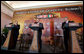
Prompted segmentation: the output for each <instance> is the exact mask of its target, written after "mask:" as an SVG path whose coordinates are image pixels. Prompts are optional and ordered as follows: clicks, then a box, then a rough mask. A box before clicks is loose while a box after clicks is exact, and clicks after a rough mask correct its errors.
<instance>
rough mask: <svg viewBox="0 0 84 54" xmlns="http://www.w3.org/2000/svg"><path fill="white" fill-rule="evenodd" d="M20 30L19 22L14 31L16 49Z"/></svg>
mask: <svg viewBox="0 0 84 54" xmlns="http://www.w3.org/2000/svg"><path fill="white" fill-rule="evenodd" d="M19 29H20V25H19V24H18V22H17V21H15V24H14V27H13V31H14V33H13V34H14V37H13V38H14V48H15V47H16V43H17V38H18V35H19Z"/></svg>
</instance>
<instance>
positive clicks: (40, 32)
mask: <svg viewBox="0 0 84 54" xmlns="http://www.w3.org/2000/svg"><path fill="white" fill-rule="evenodd" d="M37 23H39V29H37V28H32V27H31V24H30V25H29V27H30V28H31V29H33V30H34V29H37V30H38V40H39V46H40V48H39V52H41V48H42V40H41V35H42V29H44V27H43V23H40V22H39V19H36V20H34V24H37Z"/></svg>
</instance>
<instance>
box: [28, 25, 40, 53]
mask: <svg viewBox="0 0 84 54" xmlns="http://www.w3.org/2000/svg"><path fill="white" fill-rule="evenodd" d="M31 29H32V30H33V32H34V34H33V40H32V44H31V46H30V49H29V52H30V53H38V51H39V40H38V30H39V24H32V26H31Z"/></svg>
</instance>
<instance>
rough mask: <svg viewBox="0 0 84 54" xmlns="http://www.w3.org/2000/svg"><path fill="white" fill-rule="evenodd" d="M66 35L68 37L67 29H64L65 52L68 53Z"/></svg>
mask: <svg viewBox="0 0 84 54" xmlns="http://www.w3.org/2000/svg"><path fill="white" fill-rule="evenodd" d="M68 37H69V33H68V31H64V45H65V51H66V53H68V40H69V38H68Z"/></svg>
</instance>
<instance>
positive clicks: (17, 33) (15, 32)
mask: <svg viewBox="0 0 84 54" xmlns="http://www.w3.org/2000/svg"><path fill="white" fill-rule="evenodd" d="M13 29H14V34H15V35H19V29H20V25H14V27H13Z"/></svg>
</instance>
